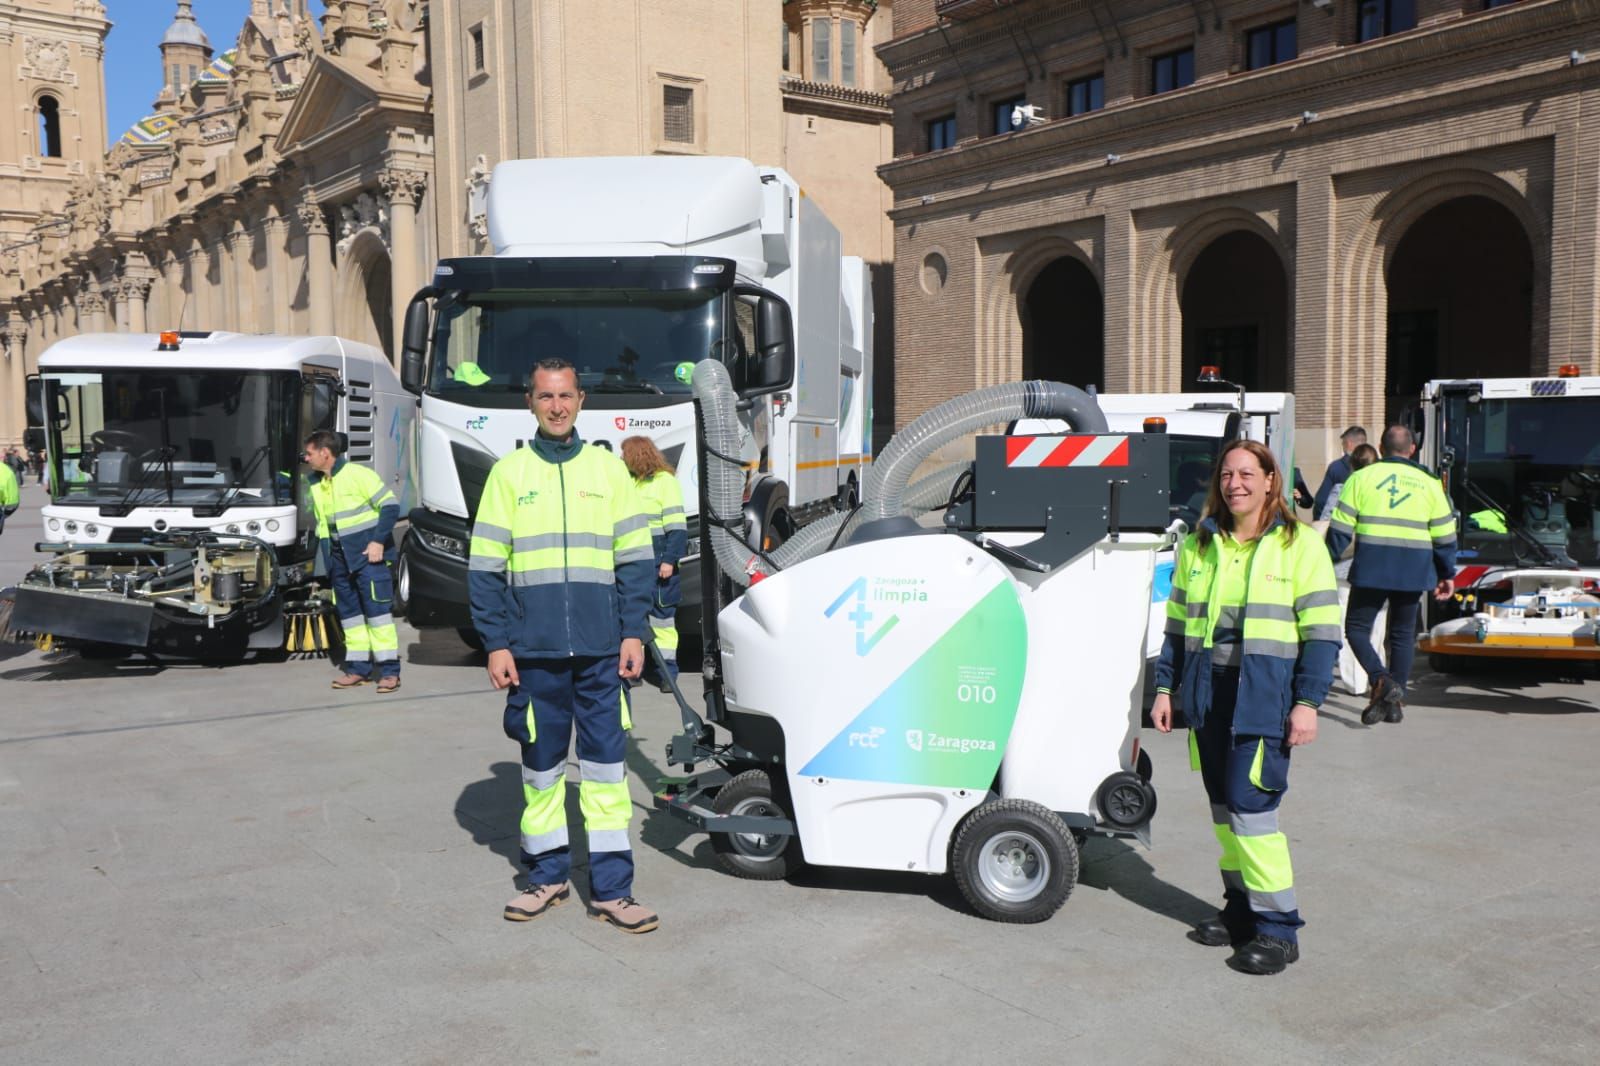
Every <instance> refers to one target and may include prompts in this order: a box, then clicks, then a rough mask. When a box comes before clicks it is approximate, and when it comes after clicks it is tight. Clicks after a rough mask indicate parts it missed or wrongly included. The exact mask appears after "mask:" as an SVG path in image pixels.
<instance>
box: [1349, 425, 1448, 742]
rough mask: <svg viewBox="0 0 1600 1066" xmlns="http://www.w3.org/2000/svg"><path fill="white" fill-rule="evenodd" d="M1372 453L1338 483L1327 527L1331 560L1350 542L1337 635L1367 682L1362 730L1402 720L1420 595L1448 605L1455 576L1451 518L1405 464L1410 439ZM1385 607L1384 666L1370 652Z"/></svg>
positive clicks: (1428, 482) (1428, 483) (1395, 433)
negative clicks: (1346, 598)
mask: <svg viewBox="0 0 1600 1066" xmlns="http://www.w3.org/2000/svg"><path fill="white" fill-rule="evenodd" d="M1379 451H1380V452H1381V453H1382V458H1380V459H1379V460H1378V461H1377V462H1376V463H1373V464H1372V465H1371V466H1368V467H1364V468H1363V469H1361V470H1359V471H1357V472H1355V473H1353V474H1351V475H1350V478H1349V480H1347V481H1346V482H1345V484H1344V488H1343V489H1341V490H1340V492H1339V502H1338V504H1337V505H1336V506H1335V507H1334V508H1333V514H1332V522H1331V523H1330V524H1329V526H1328V551H1329V552H1330V553H1331V554H1332V556H1333V558H1335V559H1337V558H1339V557H1340V556H1341V555H1343V554H1344V550H1345V547H1346V546H1347V545H1349V543H1350V541H1351V538H1354V539H1355V546H1356V547H1355V559H1354V560H1353V561H1352V562H1351V564H1350V608H1349V610H1348V611H1347V612H1346V614H1345V623H1344V634H1345V639H1346V640H1348V641H1349V642H1350V650H1351V651H1352V652H1354V653H1355V656H1356V661H1357V662H1359V663H1360V664H1361V668H1362V669H1363V670H1365V671H1366V672H1367V677H1368V678H1369V679H1370V681H1371V686H1370V688H1369V689H1368V693H1367V700H1368V702H1367V706H1366V709H1365V710H1363V711H1362V712H1361V721H1362V723H1363V724H1365V725H1377V724H1378V723H1379V722H1382V721H1389V722H1398V721H1400V720H1401V719H1402V718H1403V717H1404V716H1405V694H1406V682H1407V681H1408V680H1410V677H1411V661H1412V659H1413V658H1414V657H1415V655H1416V650H1417V649H1416V643H1417V612H1418V610H1419V608H1420V607H1421V605H1422V604H1421V599H1422V593H1424V592H1426V591H1427V590H1428V589H1430V588H1431V589H1433V594H1434V598H1435V599H1439V600H1447V599H1449V598H1450V595H1451V594H1452V593H1453V592H1455V580H1454V579H1455V573H1456V519H1455V513H1454V511H1453V510H1452V508H1451V506H1450V499H1449V497H1448V496H1446V495H1445V491H1444V486H1443V485H1441V484H1440V483H1439V479H1438V478H1436V477H1434V476H1433V475H1432V474H1430V473H1429V472H1428V471H1427V470H1426V469H1425V468H1424V467H1422V466H1421V465H1420V464H1418V463H1417V462H1416V461H1415V460H1414V459H1412V456H1414V455H1416V454H1417V438H1416V436H1415V435H1414V434H1413V433H1412V432H1411V430H1410V429H1408V428H1407V427H1405V426H1390V427H1389V428H1388V429H1386V430H1384V431H1383V441H1382V444H1381V446H1380V448H1379ZM1385 606H1387V607H1388V609H1389V621H1388V638H1387V640H1386V641H1385V643H1386V644H1387V645H1388V653H1389V655H1388V665H1385V664H1384V659H1383V657H1382V656H1380V655H1379V654H1378V652H1377V649H1375V648H1374V647H1373V646H1372V623H1373V620H1374V619H1375V618H1376V617H1377V615H1378V612H1379V611H1380V610H1382V609H1383V608H1384V607H1385Z"/></svg>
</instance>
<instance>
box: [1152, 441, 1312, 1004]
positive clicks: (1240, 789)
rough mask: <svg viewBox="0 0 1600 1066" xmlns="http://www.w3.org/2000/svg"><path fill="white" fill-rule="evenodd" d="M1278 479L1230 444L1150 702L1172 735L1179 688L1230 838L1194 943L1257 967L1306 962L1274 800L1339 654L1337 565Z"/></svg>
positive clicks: (1221, 837) (1248, 447)
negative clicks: (1214, 895) (1213, 899)
mask: <svg viewBox="0 0 1600 1066" xmlns="http://www.w3.org/2000/svg"><path fill="white" fill-rule="evenodd" d="M1281 478H1282V474H1281V473H1280V472H1279V468H1278V465H1277V462H1276V461H1275V460H1274V459H1273V457H1272V452H1271V451H1269V450H1268V449H1267V448H1266V447H1265V446H1264V445H1262V444H1260V443H1258V442H1256V441H1248V440H1240V441H1234V442H1233V443H1232V444H1230V445H1228V446H1227V447H1226V448H1224V449H1223V452H1222V455H1221V457H1220V458H1219V459H1218V461H1217V468H1216V471H1215V473H1213V475H1212V479H1211V492H1210V496H1209V498H1208V499H1207V501H1206V510H1205V513H1206V517H1205V518H1204V519H1203V520H1202V521H1201V522H1200V526H1199V528H1198V529H1197V530H1196V531H1195V532H1193V533H1191V534H1189V535H1188V536H1187V537H1186V538H1184V541H1183V545H1182V547H1181V548H1180V549H1179V550H1178V558H1177V562H1176V564H1175V566H1174V569H1173V577H1172V598H1171V599H1170V600H1168V601H1167V629H1166V639H1165V641H1164V642H1163V644H1162V647H1161V657H1160V658H1159V659H1158V660H1157V661H1156V674H1155V680H1156V698H1155V702H1154V703H1153V704H1152V705H1151V708H1150V720H1151V723H1152V724H1153V725H1154V726H1155V728H1156V729H1158V730H1159V731H1161V732H1163V733H1169V732H1171V731H1172V699H1173V695H1174V694H1175V693H1181V695H1182V698H1183V711H1184V716H1185V717H1186V718H1187V719H1188V721H1189V727H1190V732H1189V754H1190V762H1191V766H1192V767H1193V768H1195V769H1198V770H1199V771H1200V776H1201V780H1202V781H1203V782H1204V784H1205V789H1206V796H1207V798H1208V799H1209V800H1210V801H1211V821H1212V823H1213V829H1214V831H1215V832H1216V835H1217V841H1218V842H1219V843H1220V844H1221V845H1222V857H1221V859H1220V860H1219V862H1218V865H1219V866H1220V867H1221V870H1222V893H1223V900H1224V903H1223V907H1222V910H1221V912H1220V913H1218V915H1217V916H1216V917H1215V918H1208V919H1207V920H1205V921H1203V922H1201V923H1200V924H1199V925H1197V926H1195V928H1194V929H1193V930H1191V931H1190V933H1189V937H1190V939H1192V940H1194V941H1196V942H1197V943H1200V944H1204V945H1206V946H1208V947H1225V946H1228V945H1232V946H1233V947H1234V948H1235V951H1234V954H1233V956H1232V957H1231V958H1230V959H1229V960H1228V965H1230V966H1232V967H1233V968H1234V969H1236V970H1241V971H1243V972H1245V973H1254V974H1274V973H1281V972H1282V971H1283V970H1284V969H1285V968H1286V967H1287V966H1288V965H1289V964H1290V963H1292V962H1294V961H1296V960H1297V959H1299V957H1300V946H1299V930H1300V928H1301V926H1303V925H1304V924H1305V923H1304V922H1303V921H1302V920H1301V918H1300V909H1299V905H1298V904H1297V903H1296V901H1295V888H1294V872H1293V869H1292V868H1291V866H1290V863H1289V842H1288V840H1287V838H1285V837H1284V835H1283V833H1282V831H1281V830H1279V828H1278V805H1279V804H1280V803H1281V802H1282V800H1283V795H1284V793H1285V792H1286V791H1287V790H1288V788H1289V754H1290V752H1291V750H1292V749H1293V748H1295V747H1298V746H1299V745H1301V744H1309V743H1311V742H1312V741H1313V740H1315V739H1316V736H1317V708H1318V707H1319V706H1320V705H1321V703H1322V701H1323V699H1324V697H1326V696H1327V694H1328V685H1329V683H1330V682H1331V681H1332V679H1333V664H1334V659H1335V657H1336V656H1337V655H1338V653H1339V596H1338V592H1337V591H1336V590H1335V588H1334V579H1333V564H1332V563H1331V562H1330V561H1329V559H1328V555H1327V553H1326V551H1325V550H1324V549H1323V546H1322V544H1321V543H1320V542H1319V541H1318V540H1317V538H1316V537H1315V536H1314V535H1312V534H1311V533H1310V531H1309V527H1307V526H1306V525H1305V524H1303V523H1301V522H1299V521H1298V520H1297V519H1296V518H1295V517H1294V515H1293V513H1291V512H1290V510H1289V508H1288V505H1287V502H1286V501H1285V499H1284V495H1283V484H1282V481H1281Z"/></svg>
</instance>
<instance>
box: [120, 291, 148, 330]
mask: <svg viewBox="0 0 1600 1066" xmlns="http://www.w3.org/2000/svg"><path fill="white" fill-rule="evenodd" d="M121 291H122V299H123V302H124V303H125V304H126V305H127V307H128V332H129V333H144V332H146V330H147V326H146V324H145V323H146V315H145V301H146V300H148V299H149V298H150V279H149V278H138V277H135V278H123V279H122V286H121Z"/></svg>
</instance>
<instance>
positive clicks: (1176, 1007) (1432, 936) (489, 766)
mask: <svg viewBox="0 0 1600 1066" xmlns="http://www.w3.org/2000/svg"><path fill="white" fill-rule="evenodd" d="M24 491H25V507H24V509H23V511H22V512H19V514H18V515H17V516H16V518H15V519H14V520H13V521H12V522H11V523H8V526H7V532H6V534H5V535H4V536H0V583H4V582H6V581H9V580H14V579H15V577H16V576H18V575H19V574H20V573H21V572H22V570H23V568H24V567H25V566H26V565H27V560H28V558H29V554H30V550H31V543H32V535H33V534H32V531H33V530H34V529H36V528H37V506H38V504H39V503H40V502H41V498H42V494H41V493H40V492H39V491H38V490H37V489H36V488H34V487H31V486H30V487H28V488H27V489H25V490H24ZM30 511H31V514H30ZM402 643H403V646H404V647H405V649H406V653H407V666H406V670H405V687H404V688H403V689H402V690H401V692H400V693H398V694H396V695H394V696H388V697H381V698H380V697H378V696H377V695H376V694H375V693H374V692H373V691H372V690H371V689H362V690H356V691H354V692H334V691H332V690H330V689H329V688H328V681H329V680H330V679H331V677H332V671H331V670H330V669H329V668H328V667H327V666H326V665H325V664H323V663H320V662H314V661H294V662H287V663H272V662H251V663H245V664H240V665H237V666H230V667H227V668H215V667H208V666H200V665H193V664H169V665H166V666H165V667H161V668H156V667H151V666H149V665H147V664H142V663H138V662H129V663H123V664H116V663H104V662H84V661H82V660H80V659H78V658H77V657H76V656H75V655H73V654H70V653H56V654H48V655H47V654H41V653H39V652H36V651H33V650H31V649H23V648H18V647H14V646H12V647H4V648H0V1005H3V1009H0V1061H3V1062H5V1063H7V1064H10V1063H30V1064H31V1063H39V1064H58V1063H59V1064H81V1063H84V1062H89V1061H104V1062H116V1063H159V1064H161V1066H172V1064H175V1063H264V1064H265V1063H274V1064H276V1063H284V1062H297V1063H299V1062H305V1063H323V1062H326V1063H352V1062H377V1061H384V1062H392V1063H452V1064H456V1063H476V1062H485V1063H488V1062H504V1061H507V1060H509V1059H515V1060H518V1061H535V1062H544V1061H563V1060H567V1059H573V1060H580V1061H581V1060H592V1061H636V1060H642V1059H662V1058H665V1057H670V1058H671V1059H673V1060H675V1061H694V1062H707V1063H721V1062H748V1061H752V1060H756V1061H762V1060H764V1061H771V1062H780V1063H788V1062H796V1063H809V1062H837V1061H841V1060H844V1059H851V1060H861V1061H883V1062H942V1061H950V1062H975V1063H988V1062H997V1063H998V1062H1006V1063H1011V1062H1016V1061H1026V1060H1029V1059H1034V1060H1040V1059H1043V1060H1046V1061H1092V1060H1098V1059H1103V1058H1115V1059H1117V1060H1123V1061H1126V1060H1129V1059H1133V1060H1137V1061H1149V1062H1170V1061H1184V1062H1187V1063H1199V1064H1204V1063H1225V1062H1226V1063H1233V1062H1238V1061H1241V1060H1249V1061H1281V1062H1294V1063H1299V1062H1306V1063H1397V1064H1398V1063H1406V1064H1410V1063H1451V1064H1455V1063H1467V1062H1474V1063H1476V1062H1482V1063H1574V1064H1578V1063H1582V1064H1588V1063H1593V1062H1596V1061H1600V1021H1597V1018H1600V1012H1597V1011H1596V1009H1595V1008H1594V1003H1595V1002H1596V1001H1597V999H1600V951H1597V948H1600V922H1597V920H1596V917H1595V899H1596V889H1595V885H1596V884H1597V883H1600V850H1597V849H1596V848H1595V846H1594V841H1595V840H1596V839H1597V831H1596V828H1595V822H1596V818H1597V815H1600V775H1597V774H1596V773H1595V763H1596V757H1597V756H1600V735H1597V730H1600V681H1595V680H1582V679H1577V678H1567V679H1560V678H1551V677H1548V676H1545V675H1543V674H1541V673H1540V672H1538V671H1531V672H1530V671H1515V672H1501V673H1495V674H1481V675H1480V674H1474V675H1470V676H1466V677H1459V678H1443V677H1437V676H1433V675H1428V676H1424V677H1423V678H1421V679H1419V684H1418V686H1417V692H1416V695H1415V699H1414V705H1413V706H1412V707H1411V708H1410V709H1409V710H1408V713H1407V718H1406V721H1405V723H1404V724H1403V725H1400V726H1386V725H1385V726H1379V727H1377V728H1373V729H1367V728H1363V727H1362V726H1360V725H1359V722H1358V720H1357V713H1358V711H1359V708H1358V706H1357V705H1356V704H1355V702H1354V701H1353V700H1351V699H1348V698H1342V697H1336V698H1335V699H1333V700H1332V701H1330V703H1329V705H1328V706H1327V707H1326V708H1324V711H1323V715H1322V719H1321V736H1320V738H1319V739H1318V741H1317V742H1316V743H1315V744H1314V745H1313V746H1312V747H1310V748H1309V749H1304V750H1302V751H1299V752H1297V753H1296V756H1295V772H1294V776H1293V778H1292V787H1291V791H1290V794H1289V796H1288V797H1287V799H1286V800H1285V803H1284V826H1285V830H1286V831H1287V833H1288V834H1289V837H1290V841H1291V847H1292V848H1293V853H1294V860H1295V866H1296V870H1297V877H1298V880H1299V887H1300V895H1301V900H1302V905H1303V908H1304V911H1305V913H1306V916H1307V919H1308V921H1309V923H1310V924H1309V925H1308V927H1307V929H1306V931H1305V934H1304V939H1303V946H1304V957H1303V958H1302V960H1301V961H1300V962H1299V963H1297V964H1296V965H1295V966H1293V967H1291V968H1290V970H1289V972H1288V973H1286V974H1284V975H1282V976H1279V977H1275V978H1248V977H1244V976H1241V975H1238V974H1235V973H1233V972H1231V971H1229V970H1228V969H1227V968H1226V967H1225V966H1224V965H1223V959H1224V958H1225V957H1226V952H1225V951H1218V950H1215V949H1205V948H1201V947H1199V946H1197V945H1194V944H1191V943H1190V942H1188V941H1187V940H1185V939H1184V937H1183V933H1184V930H1185V928H1186V925H1187V924H1188V923H1189V922H1192V921H1194V920H1196V919H1198V918H1200V917H1203V916H1204V915H1206V914H1207V913H1208V912H1209V911H1210V910H1211V909H1213V908H1214V906H1215V897H1216V892H1217V875H1216V870H1215V856H1214V851H1213V849H1214V842H1213V840H1212V837H1211V833H1210V829H1209V825H1208V816H1207V808H1206V804H1205V799H1204V795H1203V793H1202V791H1201V788H1200V783H1199V780H1198V778H1197V776H1196V775H1193V774H1190V773H1188V772H1187V770H1186V766H1187V759H1186V755H1185V750H1184V741H1183V738H1182V736H1181V735H1178V734H1174V735H1172V736H1166V737H1163V736H1158V735H1156V734H1153V733H1147V734H1146V735H1145V737H1144V742H1145V744H1146V745H1147V747H1148V749H1149V750H1150V752H1151V755H1152V758H1153V759H1154V762H1155V768H1156V776H1155V783H1156V786H1157V788H1158V790H1159V792H1160V796H1161V807H1160V812H1159V813H1158V815H1157V819H1156V824H1155V841H1154V843H1155V846H1154V848H1153V849H1152V850H1149V851H1146V850H1143V849H1142V848H1138V847H1137V846H1134V845H1131V844H1127V843H1123V842H1118V841H1105V840H1095V841H1092V842H1091V843H1090V844H1089V845H1088V847H1087V848H1086V849H1085V852H1084V856H1083V870H1082V875H1081V878H1080V883H1079V885H1078V887H1077V889H1076V890H1075V891H1074V893H1073V895H1072V898H1071V899H1070V900H1068V902H1067V904H1066V906H1065V907H1064V908H1063V909H1062V910H1061V912H1060V913H1059V914H1058V915H1056V917H1055V918H1053V919H1052V920H1051V921H1049V922H1047V923H1044V924H1042V925H1037V926H1004V925H998V924H995V923H991V922H986V921H983V920H980V919H978V918H976V917H974V916H973V915H971V914H970V913H968V912H967V911H966V909H965V908H964V906H963V905H962V903H961V900H960V897H959V895H958V894H957V892H956V890H955V888H954V885H953V884H952V883H951V882H950V880H949V879H948V878H929V877H923V876H919V875H911V874H887V873H869V872H858V871H848V870H817V869H808V870H805V871H802V872H801V873H800V874H798V875H797V876H795V877H794V878H792V879H791V880H790V881H788V882H779V883H756V882H748V881H740V880H737V879H734V878H732V877H728V876H726V875H724V874H722V873H721V872H720V871H718V870H717V869H716V868H715V866H714V864H713V862H712V860H711V849H710V846H709V843H708V842H707V839H706V838H705V837H704V836H697V835H693V834H690V833H688V832H687V831H686V830H685V828H684V827H683V826H682V825H680V824H678V823H676V822H673V821H670V820H667V819H665V818H664V817H663V816H660V815H654V814H651V813H649V785H650V784H651V783H652V779H653V777H654V775H655V774H657V773H659V772H661V770H663V769H664V767H663V766H662V765H661V760H662V749H663V746H664V744H665V742H666V740H667V738H668V736H670V734H671V733H672V731H673V729H674V727H675V725H676V714H675V709H674V708H673V706H672V705H671V704H670V703H669V702H668V700H667V698H666V697H664V696H661V695H659V694H658V693H656V692H654V691H653V690H649V689H642V690H639V692H638V694H637V697H638V698H637V701H636V713H635V720H636V723H637V726H636V729H635V734H634V744H633V747H632V750H631V751H630V754H629V762H630V767H631V768H632V769H633V770H634V771H635V772H634V774H632V775H630V785H631V788H632V792H633V796H634V800H635V803H636V806H637V807H638V811H639V817H638V819H637V820H636V821H635V826H634V827H635V831H636V833H637V835H638V838H639V844H638V847H637V850H636V857H637V863H638V881H637V891H638V894H639V895H640V896H641V897H642V898H643V899H645V900H646V901H647V902H649V903H651V904H652V905H654V906H656V907H658V908H659V909H660V911H661V913H662V916H663V924H662V927H661V929H660V930H659V931H658V932H656V933H652V934H650V935H648V936H642V937H630V936H626V935H623V934H621V933H619V932H617V931H615V930H613V929H611V928H609V927H606V926H603V925H601V924H599V923H596V922H593V921H590V920H588V919H587V918H586V917H585V916H584V913H583V909H582V906H581V905H569V906H567V907H564V908H561V909H559V910H557V911H555V912H553V913H552V914H550V915H549V916H547V917H545V918H542V919H540V920H538V921H535V922H532V923H528V924H526V925H521V924H518V925H513V924H510V923H507V922H505V921H503V920H502V919H501V918H500V908H501V906H502V905H503V903H504V902H505V900H506V899H507V898H508V897H509V896H510V894H511V892H512V890H513V888H512V886H513V877H514V875H515V873H516V869H515V865H514V860H515V857H516V847H517V837H516V818H517V812H518V806H519V804H520V783H519V781H520V779H519V773H518V768H517V765H516V758H517V753H516V749H515V747H514V746H513V745H512V744H510V742H508V741H506V740H505V738H504V736H503V735H502V734H501V731H500V710H499V702H498V701H497V699H496V697H495V696H494V695H493V693H491V692H490V691H488V689H487V684H486V680H485V678H484V674H483V671H482V667H481V663H479V662H478V661H477V660H476V659H475V658H474V656H473V655H472V654H471V653H470V652H468V651H467V650H466V649H465V648H463V647H462V646H461V645H460V644H459V643H458V642H457V641H456V638H455V637H454V635H453V634H438V633H425V634H418V633H417V632H416V631H415V630H411V629H409V628H407V627H402ZM690 681H691V687H693V685H692V681H693V679H692V678H690Z"/></svg>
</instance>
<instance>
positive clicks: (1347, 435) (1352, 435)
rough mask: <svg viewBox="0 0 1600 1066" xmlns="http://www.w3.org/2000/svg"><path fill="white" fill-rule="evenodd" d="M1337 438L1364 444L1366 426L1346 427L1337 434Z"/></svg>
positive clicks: (1365, 441)
mask: <svg viewBox="0 0 1600 1066" xmlns="http://www.w3.org/2000/svg"><path fill="white" fill-rule="evenodd" d="M1339 439H1340V440H1352V441H1355V442H1356V443H1357V444H1365V443H1367V431H1366V428H1365V427H1363V426H1351V427H1350V428H1349V429H1347V430H1345V431H1344V432H1343V433H1341V434H1339Z"/></svg>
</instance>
